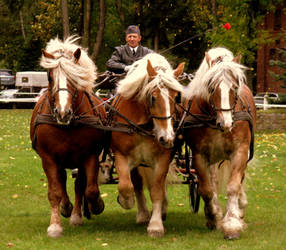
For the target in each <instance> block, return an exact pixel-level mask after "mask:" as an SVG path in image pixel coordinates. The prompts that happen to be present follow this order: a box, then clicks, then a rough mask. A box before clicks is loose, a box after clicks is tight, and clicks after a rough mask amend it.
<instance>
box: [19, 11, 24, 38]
mask: <svg viewBox="0 0 286 250" xmlns="http://www.w3.org/2000/svg"><path fill="white" fill-rule="evenodd" d="M19 16H20V23H21V31H22V36H23V38H24V40H26V32H25V27H24V18H23V12H22V10H20V11H19Z"/></svg>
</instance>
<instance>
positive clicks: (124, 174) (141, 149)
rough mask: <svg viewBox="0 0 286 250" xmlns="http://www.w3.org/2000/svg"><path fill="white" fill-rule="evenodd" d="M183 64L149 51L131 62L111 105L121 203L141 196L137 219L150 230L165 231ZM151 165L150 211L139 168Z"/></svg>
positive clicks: (127, 204) (157, 234)
mask: <svg viewBox="0 0 286 250" xmlns="http://www.w3.org/2000/svg"><path fill="white" fill-rule="evenodd" d="M183 68H184V63H181V64H179V66H178V67H177V68H176V69H175V70H173V69H172V67H171V66H170V64H169V62H168V61H167V60H166V59H165V58H164V57H163V56H161V55H159V54H157V53H151V54H148V55H146V56H144V57H143V58H142V59H140V60H138V61H136V62H135V63H134V64H132V66H131V69H130V70H129V71H128V73H127V75H126V77H125V78H124V79H123V80H120V81H119V82H118V86H117V89H116V94H117V97H116V98H115V99H114V101H113V103H112V106H111V108H110V113H109V115H111V117H112V118H110V119H111V120H112V121H113V122H114V123H115V125H116V124H117V125H116V126H117V127H118V131H113V132H112V135H111V149H112V152H113V153H114V156H115V168H116V171H117V174H118V179H119V183H118V193H119V194H118V198H117V200H118V203H119V204H120V205H121V206H122V207H123V208H124V209H131V208H132V207H133V206H134V203H135V200H134V192H135V196H136V199H137V208H138V211H137V215H136V222H137V223H138V224H145V223H149V224H148V227H147V232H148V235H149V236H151V237H161V236H163V235H164V226H163V222H162V217H165V215H166V210H167V197H166V191H165V179H166V175H167V173H168V168H169V164H170V162H171V160H172V156H171V152H172V147H173V145H174V139H175V133H174V129H173V119H172V118H173V117H174V116H175V102H176V98H177V96H178V95H179V94H181V91H182V89H183V87H182V85H181V84H180V83H179V82H178V81H177V79H176V78H177V77H178V76H179V75H180V74H181V73H182V71H183ZM139 166H144V167H150V168H151V169H152V172H153V174H152V176H151V178H152V180H151V181H152V185H151V187H150V188H151V189H150V196H151V200H152V207H153V209H152V216H151V218H150V214H149V211H148V208H147V206H146V204H145V202H146V199H145V196H144V193H143V181H142V176H140V174H139V172H138V167H139Z"/></svg>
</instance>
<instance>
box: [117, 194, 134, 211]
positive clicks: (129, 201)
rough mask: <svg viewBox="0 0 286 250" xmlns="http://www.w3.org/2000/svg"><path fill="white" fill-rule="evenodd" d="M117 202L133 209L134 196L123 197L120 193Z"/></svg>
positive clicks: (123, 206) (125, 207)
mask: <svg viewBox="0 0 286 250" xmlns="http://www.w3.org/2000/svg"><path fill="white" fill-rule="evenodd" d="M117 202H118V203H119V205H120V206H121V207H122V208H124V209H131V208H133V207H134V198H133V197H132V198H127V199H124V198H122V196H120V195H118V196H117Z"/></svg>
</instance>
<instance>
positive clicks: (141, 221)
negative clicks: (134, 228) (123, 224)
mask: <svg viewBox="0 0 286 250" xmlns="http://www.w3.org/2000/svg"><path fill="white" fill-rule="evenodd" d="M149 221H150V214H149V212H148V211H146V212H143V213H142V212H141V213H140V214H137V216H136V224H138V225H146V224H148V223H149Z"/></svg>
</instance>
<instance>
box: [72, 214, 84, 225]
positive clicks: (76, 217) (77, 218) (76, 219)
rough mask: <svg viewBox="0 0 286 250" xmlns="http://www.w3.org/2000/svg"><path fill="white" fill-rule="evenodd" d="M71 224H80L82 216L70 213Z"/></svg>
mask: <svg viewBox="0 0 286 250" xmlns="http://www.w3.org/2000/svg"><path fill="white" fill-rule="evenodd" d="M70 225H71V226H80V225H82V218H81V216H79V215H78V214H72V215H71V217H70Z"/></svg>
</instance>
